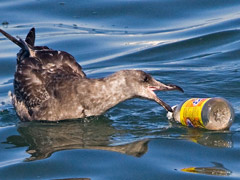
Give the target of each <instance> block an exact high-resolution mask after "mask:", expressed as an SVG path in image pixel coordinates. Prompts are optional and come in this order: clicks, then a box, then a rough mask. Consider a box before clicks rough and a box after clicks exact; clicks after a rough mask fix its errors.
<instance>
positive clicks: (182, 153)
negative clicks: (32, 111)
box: [0, 0, 240, 180]
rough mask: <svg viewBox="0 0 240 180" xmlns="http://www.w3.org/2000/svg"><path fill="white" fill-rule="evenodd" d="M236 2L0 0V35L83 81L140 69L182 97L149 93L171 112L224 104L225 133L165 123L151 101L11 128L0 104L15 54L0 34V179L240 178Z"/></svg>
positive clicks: (8, 112)
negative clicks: (202, 102) (202, 100)
mask: <svg viewBox="0 0 240 180" xmlns="http://www.w3.org/2000/svg"><path fill="white" fill-rule="evenodd" d="M239 9H240V2H239V1H224V0H222V1H213V0H212V1H209V0H200V1H189V0H182V1H177V0H173V1H165V0H161V1H160V0H159V1H157V0H150V1H148V0H143V1H140V0H139V1H131V0H122V1H120V0H116V1H107V0H104V1H94V0H93V1H91V2H89V1H74V0H72V1H46V0H35V1H33V0H21V1H20V0H15V1H14V0H12V1H8V0H3V1H1V3H0V15H1V16H0V23H2V25H1V28H2V29H3V30H5V31H7V32H8V33H10V34H12V35H14V36H16V35H18V36H20V37H23V38H24V37H25V35H26V34H27V32H28V31H29V29H30V28H31V27H35V28H36V33H37V34H36V35H37V37H36V44H37V45H47V46H49V47H50V48H53V49H58V50H64V51H67V52H69V53H71V54H72V55H73V56H74V57H75V58H76V59H77V61H78V62H79V63H80V64H81V65H82V67H83V69H84V71H85V72H86V74H87V75H88V76H89V77H93V78H96V77H104V76H107V75H109V74H111V73H113V72H115V71H118V70H121V69H141V70H144V71H146V72H148V73H150V74H152V75H153V76H154V77H155V78H156V79H158V80H160V81H162V82H164V83H173V84H177V85H180V86H181V87H182V88H183V89H184V90H185V93H184V94H181V93H179V92H158V93H157V94H158V96H159V97H161V98H162V99H163V100H164V101H166V102H167V103H168V104H170V105H175V104H178V103H180V102H181V101H183V100H186V99H187V98H190V97H224V98H226V99H227V100H228V101H229V102H231V104H232V105H233V107H234V109H235V113H236V119H235V122H234V124H233V126H232V127H231V129H230V130H229V131H219V132H211V131H205V130H199V129H191V128H186V127H182V126H180V125H177V124H171V123H169V122H168V120H167V118H166V112H165V110H163V108H162V107H160V106H159V105H158V104H156V103H155V102H151V101H146V100H140V99H134V100H129V101H126V102H123V103H121V104H119V105H117V106H116V107H114V108H113V109H111V110H110V111H108V112H107V113H106V114H105V115H103V116H100V117H95V118H90V119H86V120H78V121H69V122H61V123H37V122H34V123H20V121H19V119H18V118H17V116H16V114H15V111H14V109H13V107H12V105H11V102H10V100H9V98H8V91H10V90H12V89H13V75H14V71H15V65H16V53H17V52H18V50H19V48H18V47H17V46H16V45H14V44H13V43H11V42H10V41H9V40H7V39H6V38H5V37H3V36H2V35H0V142H1V143H0V179H11V180H12V179H69V178H79V179H81V178H82V179H84V178H86V179H87V178H88V179H101V180H102V179H154V180H155V179H218V178H221V177H222V176H228V178H229V179H239V178H240V165H239V160H240V159H239V156H240V140H239V139H240V133H239V130H240V128H239V126H240V122H239V121H240V120H239V118H240V114H239V113H240V101H239V97H240V93H239V91H240V72H239V68H240V11H239Z"/></svg>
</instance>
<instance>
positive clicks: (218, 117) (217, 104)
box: [168, 98, 234, 130]
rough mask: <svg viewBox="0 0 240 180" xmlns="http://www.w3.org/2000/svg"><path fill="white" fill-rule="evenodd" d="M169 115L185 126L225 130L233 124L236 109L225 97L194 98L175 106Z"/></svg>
mask: <svg viewBox="0 0 240 180" xmlns="http://www.w3.org/2000/svg"><path fill="white" fill-rule="evenodd" d="M168 117H169V119H174V120H175V121H177V122H179V123H181V124H183V125H185V126H192V127H200V128H205V129H209V130H224V129H229V127H230V126H231V125H232V123H233V120H234V110H233V108H232V106H231V104H230V103H229V102H228V101H227V100H226V99H223V98H192V99H189V100H187V101H185V102H183V103H181V104H180V105H177V106H175V107H173V113H170V112H169V113H168Z"/></svg>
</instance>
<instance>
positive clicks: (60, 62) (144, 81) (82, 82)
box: [0, 28, 182, 121]
mask: <svg viewBox="0 0 240 180" xmlns="http://www.w3.org/2000/svg"><path fill="white" fill-rule="evenodd" d="M0 32H1V33H2V34H3V35H5V36H6V37H7V38H8V39H10V40H11V41H12V42H14V43H15V44H17V45H18V46H19V47H20V48H21V50H20V51H19V53H18V54H17V68H16V72H15V76H14V93H13V94H12V95H11V97H12V103H13V105H14V107H15V109H16V112H17V115H18V116H19V118H20V119H21V120H22V121H33V120H42V121H43V120H46V121H59V120H66V119H76V118H84V117H88V116H96V115H100V114H102V113H104V112H106V111H107V110H108V109H110V108H112V107H114V106H115V105H117V104H118V103H120V102H122V101H125V100H127V99H131V98H136V97H140V98H145V99H149V100H153V101H156V102H157V103H159V104H160V105H162V106H163V107H164V108H165V109H167V110H169V111H171V107H170V106H168V105H167V104H166V103H164V102H163V101H162V100H160V99H159V98H157V96H156V95H155V93H154V92H153V91H155V90H180V91H182V89H181V88H180V87H178V86H176V85H165V84H162V83H160V82H159V81H156V80H155V79H154V78H153V77H152V76H150V75H149V74H147V73H145V72H143V71H141V70H121V71H118V72H116V73H114V74H112V75H110V76H108V77H105V78H101V79H90V78H88V77H87V76H86V75H85V73H84V72H83V71H82V67H81V66H80V65H79V64H78V63H77V62H76V60H75V59H74V57H73V56H72V55H70V54H69V53H67V52H64V51H56V50H53V49H50V48H48V47H46V46H35V45H34V43H35V29H34V28H32V29H31V30H30V31H29V33H28V35H27V37H26V39H25V41H24V40H22V39H21V38H18V39H16V38H14V37H13V36H11V35H9V34H8V33H6V32H5V31H3V30H1V29H0Z"/></svg>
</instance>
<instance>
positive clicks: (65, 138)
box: [7, 116, 232, 161]
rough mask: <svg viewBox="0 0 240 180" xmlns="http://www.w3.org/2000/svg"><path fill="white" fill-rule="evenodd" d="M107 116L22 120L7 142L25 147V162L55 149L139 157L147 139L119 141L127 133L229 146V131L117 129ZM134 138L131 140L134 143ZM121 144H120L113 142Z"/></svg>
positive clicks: (230, 145) (45, 155)
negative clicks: (101, 151) (49, 120)
mask: <svg viewBox="0 0 240 180" xmlns="http://www.w3.org/2000/svg"><path fill="white" fill-rule="evenodd" d="M112 123H113V121H112V120H110V119H108V118H107V117H106V116H99V117H95V118H92V119H91V118H88V119H87V121H86V122H85V121H81V120H78V121H76V120H74V121H63V122H60V123H46V122H43V123H39V122H21V123H19V125H18V129H17V130H18V132H19V133H20V136H19V135H17V136H16V135H14V136H9V137H8V138H7V143H9V144H14V145H16V146H17V147H25V146H28V149H27V153H29V154H30V155H31V157H29V158H27V159H26V161H33V160H39V159H44V158H48V157H50V156H51V154H53V153H54V152H57V151H62V150H71V149H96V150H107V151H114V152H119V153H123V154H126V155H132V156H135V157H141V156H142V155H143V154H145V153H146V152H147V150H148V142H149V140H148V139H143V138H142V139H143V140H139V141H134V140H132V139H131V138H129V139H127V142H130V143H125V144H123V143H122V138H123V137H126V134H128V135H129V134H130V135H136V134H137V135H136V136H137V137H139V138H141V137H153V138H159V137H160V138H164V137H166V138H169V137H173V138H174V139H176V138H177V139H186V140H189V141H192V142H194V143H198V144H201V145H204V146H208V147H218V148H219V147H220V148H231V147H232V134H231V133H229V132H213V131H204V130H200V129H193V128H179V127H178V128H176V127H172V126H170V127H169V128H163V129H161V130H159V131H158V132H153V131H151V130H150V129H148V130H146V131H144V130H143V131H141V135H139V131H138V130H136V131H135V130H134V129H127V130H119V129H116V128H115V127H114V125H113V124H112ZM182 130H183V131H182ZM133 141H134V142H133ZM119 142H120V143H121V145H116V144H119Z"/></svg>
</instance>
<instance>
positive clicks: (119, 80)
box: [85, 74, 134, 116]
mask: <svg viewBox="0 0 240 180" xmlns="http://www.w3.org/2000/svg"><path fill="white" fill-rule="evenodd" d="M90 81H91V89H89V92H90V93H89V92H88V93H86V94H88V97H87V99H88V105H87V108H86V111H85V113H86V115H87V116H91V115H98V114H102V113H104V112H105V111H107V110H108V109H110V108H112V107H114V106H115V105H117V104H119V103H120V102H123V101H125V100H127V99H131V98H133V97H134V94H133V91H131V90H130V89H129V87H128V85H127V83H126V80H125V78H124V77H122V76H118V75H116V74H113V75H111V76H108V77H106V78H103V79H91V80H90Z"/></svg>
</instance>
